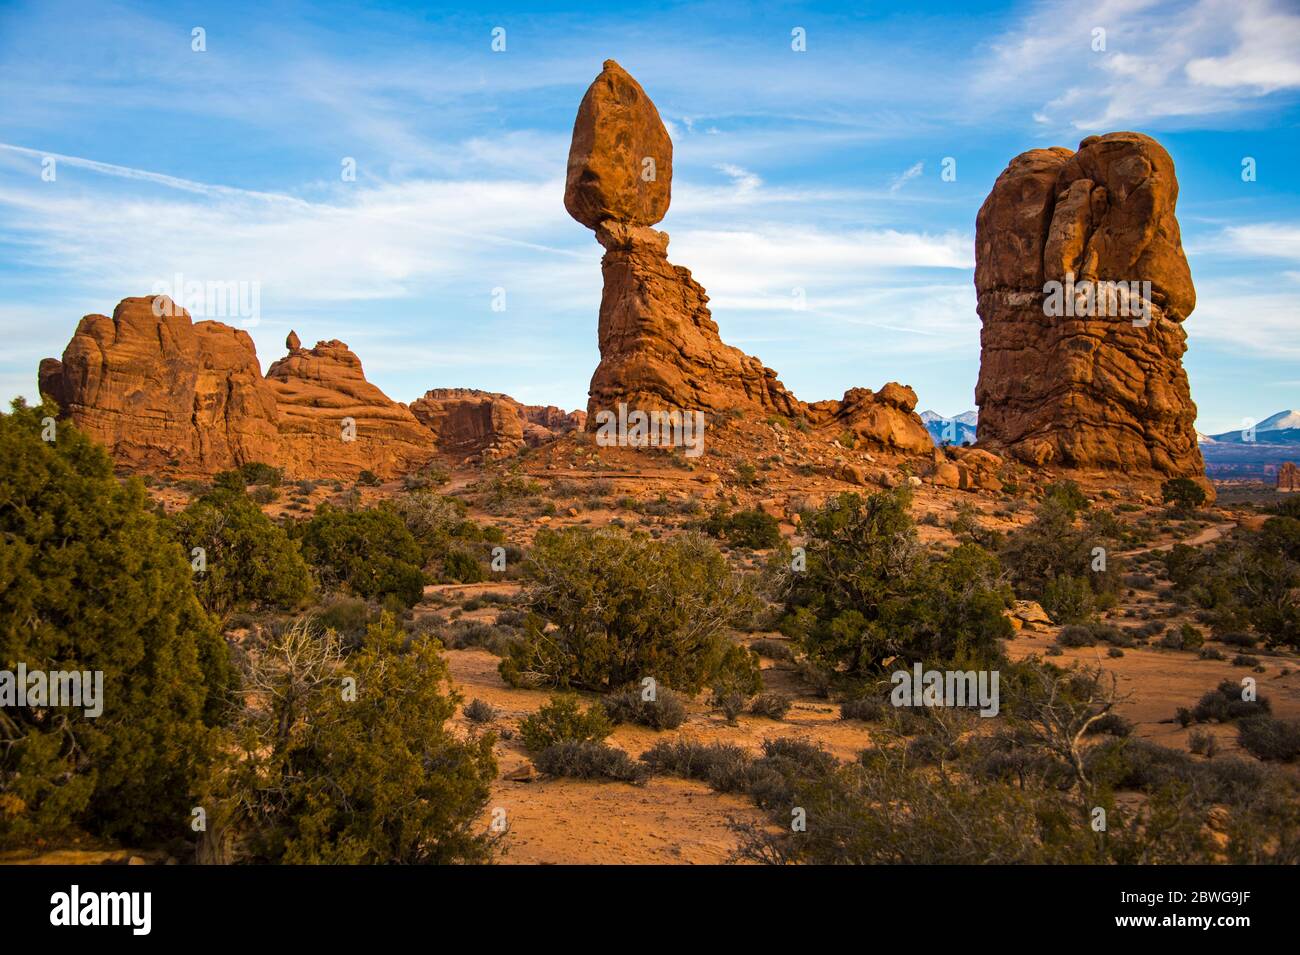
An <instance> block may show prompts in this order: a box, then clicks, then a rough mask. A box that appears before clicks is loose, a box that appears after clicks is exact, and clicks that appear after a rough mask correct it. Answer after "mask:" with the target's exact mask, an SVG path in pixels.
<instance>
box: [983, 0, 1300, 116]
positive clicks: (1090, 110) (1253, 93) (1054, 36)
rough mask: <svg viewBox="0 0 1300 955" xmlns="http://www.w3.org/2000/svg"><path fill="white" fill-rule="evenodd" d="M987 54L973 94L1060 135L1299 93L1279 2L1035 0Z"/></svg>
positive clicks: (1290, 13) (1295, 26) (1217, 111)
mask: <svg viewBox="0 0 1300 955" xmlns="http://www.w3.org/2000/svg"><path fill="white" fill-rule="evenodd" d="M991 46H992V52H993V54H994V55H993V57H992V59H991V60H990V61H989V63H988V65H987V67H986V68H985V69H983V70H982V71H980V72H979V73H977V75H976V76H975V78H974V81H973V83H972V90H973V93H974V95H975V96H976V97H977V98H979V99H983V100H985V101H990V100H994V101H997V102H998V103H999V105H1004V104H1006V103H1021V104H1024V107H1025V108H1026V112H1027V113H1030V114H1032V116H1033V119H1034V120H1035V121H1036V122H1038V123H1039V124H1048V125H1054V126H1058V127H1062V128H1066V127H1073V128H1075V129H1079V130H1086V131H1097V130H1103V129H1116V128H1123V127H1125V126H1131V125H1138V124H1142V123H1151V122H1155V121H1160V120H1172V121H1178V120H1186V119H1188V118H1192V117H1208V116H1225V115H1228V114H1233V113H1242V112H1248V111H1249V110H1251V109H1254V108H1257V107H1259V106H1261V105H1263V104H1262V102H1261V100H1262V98H1263V97H1266V96H1268V95H1269V94H1272V93H1276V92H1278V91H1283V90H1294V89H1297V88H1300V54H1298V53H1297V51H1298V50H1300V12H1297V11H1295V10H1294V9H1288V7H1287V6H1285V5H1284V4H1283V3H1282V2H1280V0H1193V2H1187V0H1102V2H1100V3H1096V4H1077V3H1074V2H1072V0H1047V2H1040V3H1037V4H1035V5H1034V6H1033V7H1032V8H1031V10H1030V12H1029V13H1028V14H1026V15H1025V16H1024V18H1023V19H1022V20H1021V22H1020V23H1018V24H1017V25H1016V26H1015V27H1014V28H1013V29H1011V30H1009V31H1008V32H1006V33H1005V34H1003V35H1001V36H999V37H998V38H997V39H995V40H994V41H993V43H992V44H991ZM1041 91H1048V92H1047V95H1044V94H1043V93H1042V92H1041ZM1032 96H1038V97H1040V98H1039V99H1037V100H1034V99H1031V98H1029V97H1032Z"/></svg>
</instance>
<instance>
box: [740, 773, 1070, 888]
mask: <svg viewBox="0 0 1300 955" xmlns="http://www.w3.org/2000/svg"><path fill="white" fill-rule="evenodd" d="M864 756H867V754H864ZM787 786H788V788H787V790H786V792H785V793H784V798H779V799H773V800H770V802H771V804H772V807H773V818H774V819H776V818H779V817H780V816H781V815H784V816H785V818H786V819H787V820H788V818H789V812H790V806H792V805H797V806H799V807H801V808H802V809H803V810H804V812H805V813H806V814H807V829H806V831H803V832H798V833H791V832H789V831H786V830H788V828H789V827H788V824H787V825H786V826H784V827H783V828H782V830H778V831H773V829H772V828H771V827H767V826H762V827H760V826H742V827H741V836H742V844H741V848H740V850H739V852H738V856H739V857H740V858H743V859H749V860H753V861H759V862H767V863H790V862H801V863H809V864H870V863H894V864H958V863H989V862H994V861H996V862H1004V863H1010V862H1048V861H1057V862H1063V861H1066V860H1071V861H1077V860H1078V859H1080V858H1083V857H1085V856H1086V850H1085V849H1084V848H1083V844H1084V843H1085V840H1086V837H1085V836H1083V835H1082V834H1081V829H1082V827H1079V826H1077V825H1074V824H1073V820H1072V819H1071V817H1070V815H1069V813H1068V811H1067V810H1066V808H1065V807H1064V806H1062V805H1061V798H1060V797H1059V796H1054V795H1051V794H1047V793H1040V792H1039V791H1035V790H1021V789H1018V788H1016V787H1013V786H1010V785H1007V784H1003V783H996V782H985V783H981V784H980V785H971V784H970V783H969V782H958V781H956V780H955V779H951V778H948V777H945V776H942V775H941V776H939V777H937V778H932V777H930V776H929V775H927V774H923V773H918V772H916V771H915V769H913V768H912V767H911V766H910V765H908V764H907V763H906V762H905V761H904V760H902V759H901V758H898V757H896V756H893V755H890V754H888V753H883V752H882V753H872V754H869V756H867V758H864V759H862V760H860V761H859V762H856V763H851V764H847V765H843V766H837V767H834V768H829V769H822V770H820V771H813V772H808V771H806V770H805V771H801V772H797V773H791V774H790V776H789V779H788V782H787Z"/></svg>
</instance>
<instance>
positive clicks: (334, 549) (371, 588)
mask: <svg viewBox="0 0 1300 955" xmlns="http://www.w3.org/2000/svg"><path fill="white" fill-rule="evenodd" d="M297 533H299V534H301V542H302V554H303V557H305V558H306V559H307V562H308V563H310V564H311V565H312V566H313V567H315V568H316V572H317V573H318V574H319V575H320V577H321V579H322V581H323V582H324V583H326V584H330V585H345V586H347V587H348V588H349V589H350V590H351V591H352V592H353V593H355V594H358V595H360V596H362V597H378V598H382V597H385V596H387V595H389V594H391V595H393V596H395V597H396V598H397V599H399V600H401V601H402V603H404V604H405V605H406V606H408V607H409V606H414V605H415V604H416V603H418V602H419V600H420V598H421V596H423V594H424V574H423V572H422V571H421V570H420V567H421V565H422V564H423V554H422V553H421V550H420V545H419V544H418V543H416V540H415V538H414V537H412V536H411V532H410V531H408V530H407V529H406V525H405V524H404V523H403V522H402V519H401V517H399V516H398V515H397V514H396V513H395V512H394V511H392V510H390V509H388V508H384V507H378V508H368V509H365V510H356V511H348V510H341V509H339V508H335V507H332V506H331V505H329V504H322V505H321V506H320V507H319V508H317V510H316V515H315V516H314V517H313V518H312V519H311V520H310V521H307V522H306V523H305V524H303V525H301V526H300V528H299V529H298V530H297Z"/></svg>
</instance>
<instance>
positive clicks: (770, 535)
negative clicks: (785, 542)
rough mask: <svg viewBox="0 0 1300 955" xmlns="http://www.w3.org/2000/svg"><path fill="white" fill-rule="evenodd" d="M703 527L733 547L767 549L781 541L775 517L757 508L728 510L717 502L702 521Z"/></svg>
mask: <svg viewBox="0 0 1300 955" xmlns="http://www.w3.org/2000/svg"><path fill="white" fill-rule="evenodd" d="M703 529H704V531H705V533H707V534H708V535H709V536H711V537H717V538H721V539H723V540H726V542H727V543H728V544H730V545H731V546H733V547H748V548H749V549H750V550H768V549H770V548H772V547H776V546H777V545H778V544H780V543H781V528H780V525H779V524H778V523H777V520H776V518H775V517H773V516H772V515H770V514H768V513H766V512H764V511H760V510H757V509H755V510H744V511H735V512H728V511H727V509H726V507H725V506H724V505H722V504H719V505H718V506H717V508H715V509H714V510H713V512H712V513H711V514H710V515H709V517H708V519H707V520H706V521H704V524H703Z"/></svg>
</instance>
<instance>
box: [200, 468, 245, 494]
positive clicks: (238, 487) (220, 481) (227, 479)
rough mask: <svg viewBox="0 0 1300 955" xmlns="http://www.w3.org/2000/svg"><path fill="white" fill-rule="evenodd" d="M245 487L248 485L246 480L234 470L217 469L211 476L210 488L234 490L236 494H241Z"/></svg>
mask: <svg viewBox="0 0 1300 955" xmlns="http://www.w3.org/2000/svg"><path fill="white" fill-rule="evenodd" d="M246 487H248V482H247V481H245V480H244V476H243V475H242V474H240V473H239V472H238V471H236V470H231V471H218V472H217V473H216V474H214V475H213V476H212V490H216V491H234V492H236V493H238V494H243V493H244V489H245V488H246ZM205 491H206V489H205Z"/></svg>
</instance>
